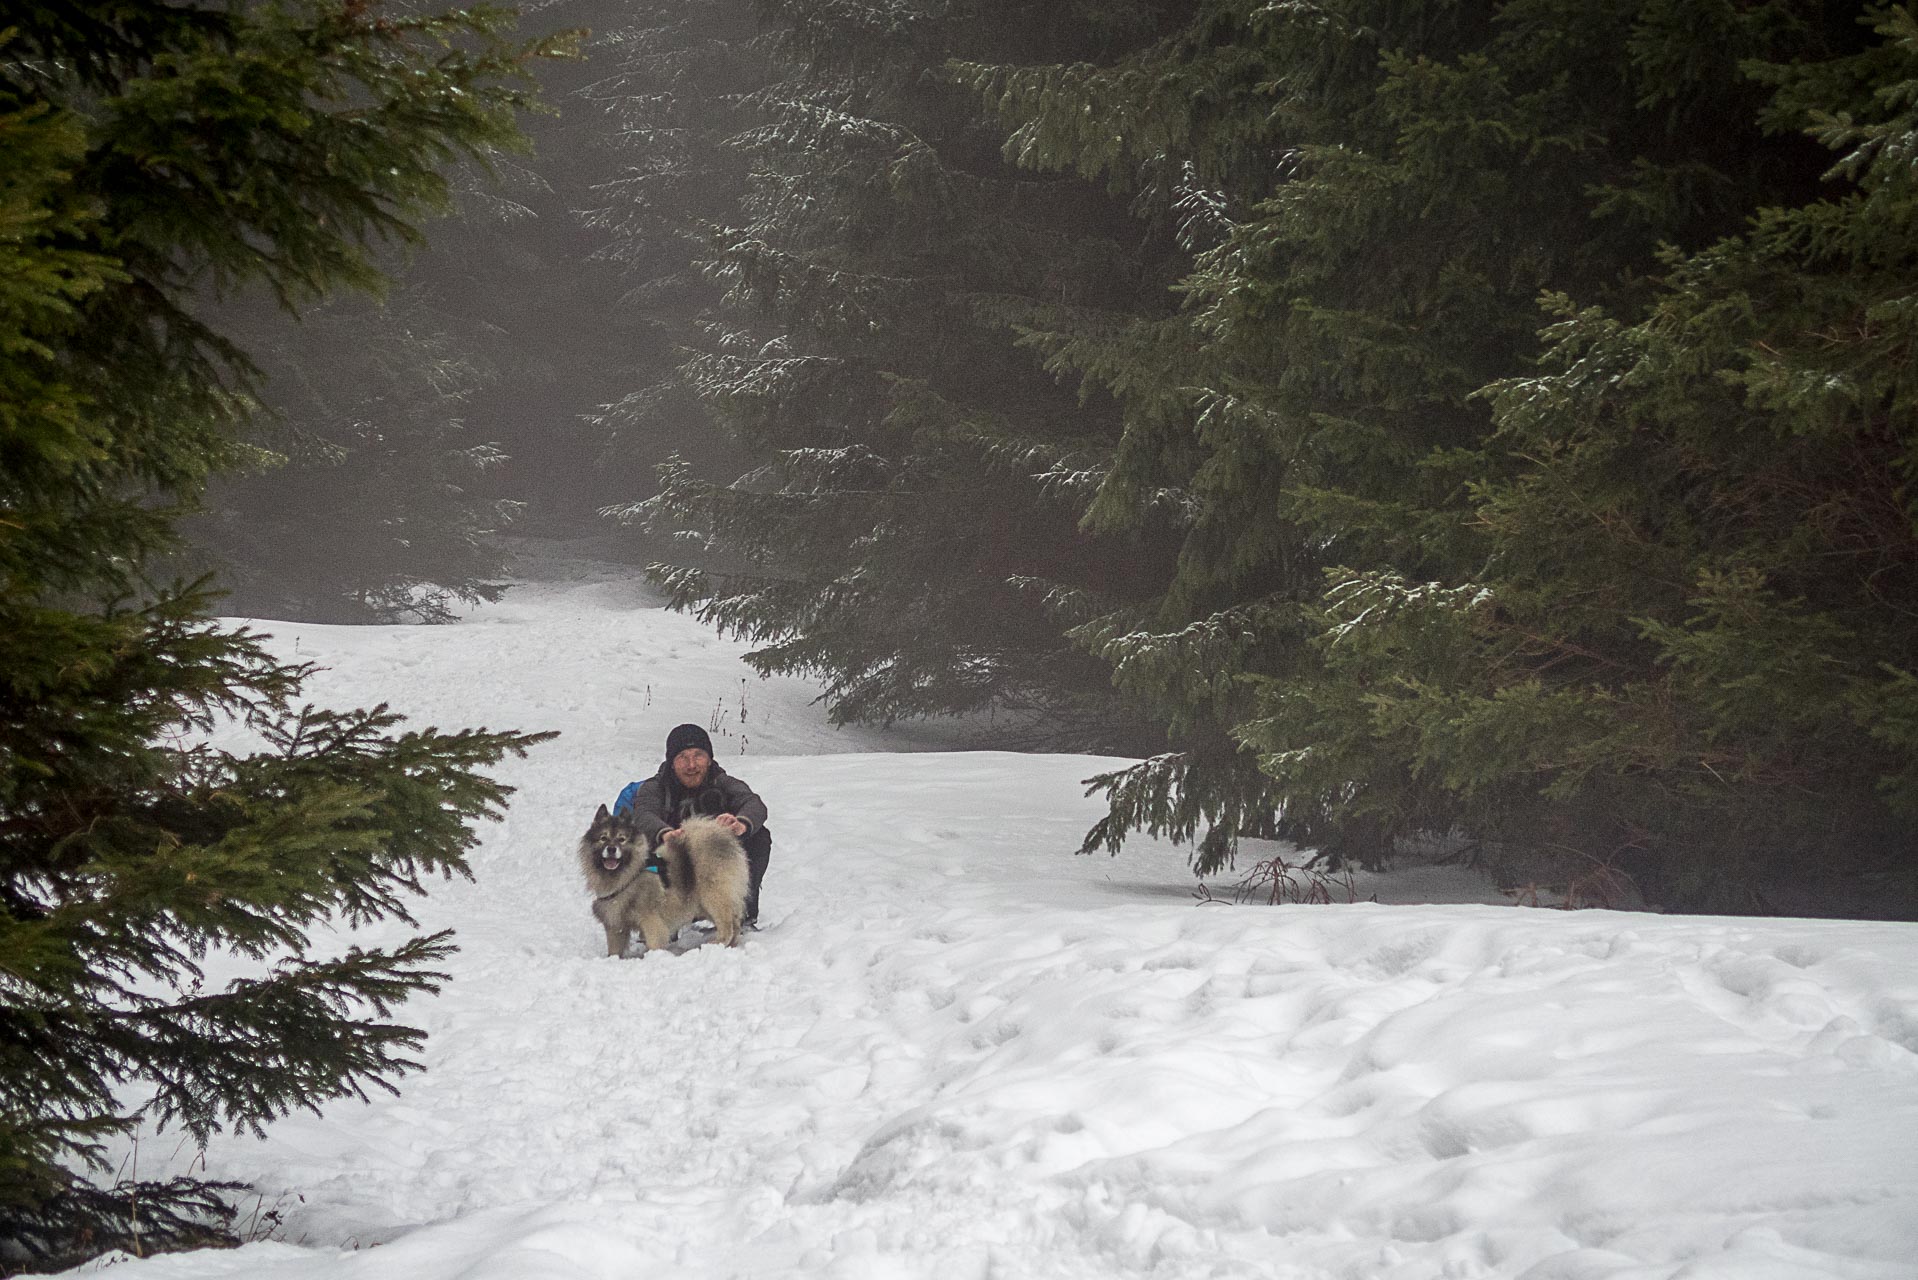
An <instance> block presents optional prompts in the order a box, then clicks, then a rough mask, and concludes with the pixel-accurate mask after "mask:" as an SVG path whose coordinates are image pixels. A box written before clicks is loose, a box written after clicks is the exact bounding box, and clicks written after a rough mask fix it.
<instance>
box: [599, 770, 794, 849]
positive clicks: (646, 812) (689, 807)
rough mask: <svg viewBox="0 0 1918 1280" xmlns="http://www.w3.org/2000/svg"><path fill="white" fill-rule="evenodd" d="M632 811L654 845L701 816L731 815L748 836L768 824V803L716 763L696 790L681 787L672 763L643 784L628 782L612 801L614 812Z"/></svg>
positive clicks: (641, 828) (642, 830) (643, 832)
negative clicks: (742, 825) (738, 821)
mask: <svg viewBox="0 0 1918 1280" xmlns="http://www.w3.org/2000/svg"><path fill="white" fill-rule="evenodd" d="M629 811H630V812H631V813H632V815H633V818H634V820H635V821H636V822H637V823H638V824H639V829H640V832H641V833H642V834H643V835H644V836H645V837H646V839H647V840H648V841H650V842H652V843H654V844H657V843H658V842H659V833H660V832H662V831H665V830H668V829H670V828H672V827H677V826H679V825H680V824H681V823H682V822H684V821H686V819H688V818H691V817H694V816H696V815H699V814H705V815H708V816H711V815H713V814H719V813H730V814H732V815H733V816H734V817H735V818H738V819H739V820H740V821H741V822H744V823H745V824H746V834H747V835H748V836H750V835H752V833H753V832H755V831H758V830H759V829H760V828H762V827H764V826H765V825H766V802H765V801H764V800H761V799H760V798H759V797H758V796H757V795H755V794H754V793H753V789H752V788H751V787H749V786H747V785H746V784H745V783H744V782H741V781H740V780H739V779H738V778H735V777H733V775H732V774H730V773H727V772H726V771H725V770H724V769H722V768H720V767H719V764H718V762H716V761H715V762H714V763H713V764H712V765H711V767H709V768H708V769H707V771H706V783H705V785H704V786H702V787H700V788H699V790H697V791H688V790H686V788H684V787H682V786H680V785H679V779H678V778H677V777H675V776H674V774H673V766H672V762H671V761H667V762H666V763H665V764H662V765H660V766H659V772H658V773H656V774H654V775H653V776H652V777H650V778H648V779H646V780H645V781H644V782H629V783H627V784H626V789H625V790H624V791H621V792H620V793H619V799H617V800H615V801H614V802H613V812H615V813H626V812H629Z"/></svg>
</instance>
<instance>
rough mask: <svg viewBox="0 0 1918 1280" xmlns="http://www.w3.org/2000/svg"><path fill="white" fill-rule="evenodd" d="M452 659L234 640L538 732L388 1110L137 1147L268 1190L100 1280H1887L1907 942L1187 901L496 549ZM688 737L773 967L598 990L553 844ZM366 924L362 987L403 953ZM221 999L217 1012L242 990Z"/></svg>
mask: <svg viewBox="0 0 1918 1280" xmlns="http://www.w3.org/2000/svg"><path fill="white" fill-rule="evenodd" d="M523 574H524V576H525V578H526V579H527V580H526V581H525V582H524V583H523V584H522V585H521V586H519V587H518V588H516V589H515V590H514V591H512V592H510V593H509V594H508V595H507V596H506V597H505V598H504V599H503V600H502V601H500V602H499V603H497V604H494V605H490V606H486V607H483V608H481V609H478V610H476V611H475V612H474V613H473V615H472V616H471V617H470V618H468V619H466V620H465V621H463V622H461V623H459V624H456V625H453V626H448V627H359V628H347V627H323V626H311V625H299V626H294V625H290V624H283V623H259V624H256V625H257V626H258V627H259V628H260V629H262V630H268V631H271V632H273V633H274V637H275V638H274V640H273V646H274V647H275V648H276V650H277V651H279V652H281V653H283V654H286V655H289V656H299V657H303V658H306V659H309V660H313V661H316V662H319V663H320V664H322V666H323V668H324V670H322V671H321V672H320V673H319V674H318V675H316V676H315V677H314V679H313V681H312V683H311V684H310V685H309V695H310V696H311V697H312V698H313V699H314V700H315V701H317V702H319V703H320V704H321V705H333V706H346V705H370V704H372V703H374V702H378V701H388V702H391V703H392V704H393V705H394V707H395V708H396V709H397V710H400V711H402V712H404V713H406V714H408V715H409V716H411V717H413V718H414V721H415V722H416V723H430V724H435V725H438V726H440V727H442V728H455V727H464V726H469V725H482V724H483V725H485V726H486V727H489V728H496V729H498V728H522V729H543V728H557V729H560V730H561V731H562V736H561V737H560V738H559V739H558V740H557V741H555V742H553V743H549V744H547V745H545V746H543V747H540V748H537V749H536V750H535V751H534V752H533V753H532V754H531V755H530V756H529V757H528V758H527V759H525V760H521V761H513V762H509V763H508V764H506V765H504V766H502V768H501V771H500V772H501V776H502V777H503V778H504V779H505V780H506V781H508V782H510V783H511V784H513V785H514V786H516V787H518V788H519V792H518V794H517V795H516V796H515V797H514V798H513V804H512V808H511V811H510V813H509V814H508V815H507V816H506V818H505V819H504V820H503V821H501V822H499V823H498V824H495V825H492V826H490V827H488V828H486V829H485V831H484V833H483V834H484V841H483V843H482V845H481V846H480V847H479V848H478V850H477V851H476V852H475V854H474V857H473V866H474V871H475V877H476V878H475V880H474V881H473V882H471V883H467V882H463V881H454V882H448V883H444V884H439V885H436V886H435V887H434V888H433V890H432V893H431V895H430V896H429V897H428V898H426V899H424V900H422V901H421V902H420V903H419V906H418V908H417V911H416V914H417V915H418V916H419V918H420V921H421V925H422V926H423V927H424V928H426V929H435V928H440V927H444V926H449V925H450V926H453V927H456V928H457V929H458V931H459V942H460V946H461V948H462V950H461V951H460V953H459V954H458V955H457V956H456V957H454V959H453V960H452V961H451V963H450V965H449V966H448V967H449V969H450V972H451V973H452V980H451V981H450V983H449V984H448V985H447V986H446V988H445V990H444V991H443V992H442V993H441V994H440V995H439V996H437V997H433V998H424V999H419V1000H416V1001H414V1002H413V1003H412V1004H410V1005H408V1006H407V1007H406V1008H405V1009H404V1011H403V1018H404V1020H405V1021H407V1022H409V1023H411V1024H412V1025H416V1026H420V1027H423V1028H425V1029H426V1030H427V1031H428V1032H429V1033H430V1039H429V1040H428V1042H427V1047H426V1049H425V1053H424V1058H425V1061H426V1063H427V1066H428V1069H427V1070H426V1071H425V1072H424V1073H422V1074H417V1075H413V1076H410V1077H407V1078H406V1079H405V1080H404V1081H403V1082H402V1084H401V1091H400V1094H399V1096H397V1097H387V1096H385V1095H378V1096H376V1097H375V1098H374V1099H373V1100H372V1101H371V1102H369V1103H359V1102H356V1101H352V1102H347V1101H343V1102H339V1103H335V1104H332V1105H329V1106H328V1107H326V1108H325V1111H324V1114H323V1115H319V1116H314V1115H310V1114H300V1115H295V1116H291V1117H288V1118H286V1119H284V1120H281V1121H279V1122H277V1123H275V1124H273V1125H272V1126H271V1127H270V1128H269V1130H268V1134H267V1137H266V1138H265V1139H264V1140H255V1139H252V1138H248V1137H235V1136H230V1135H227V1136H220V1137H217V1138H216V1139H215V1140H214V1142H213V1144H212V1145H211V1146H210V1147H209V1149H208V1150H207V1151H206V1152H205V1153H204V1157H203V1160H202V1158H200V1157H198V1156H197V1155H196V1153H194V1152H193V1151H191V1150H185V1149H182V1148H181V1145H180V1140H179V1138H178V1136H177V1135H176V1134H173V1133H166V1134H158V1135H151V1134H150V1135H147V1136H145V1137H144V1138H143V1139H142V1141H141V1143H140V1144H139V1149H138V1160H139V1170H138V1171H139V1173H140V1175H141V1176H143V1177H151V1176H159V1175H164V1174H166V1173H168V1172H172V1171H176V1170H184V1169H185V1168H186V1167H187V1166H188V1165H189V1164H191V1165H192V1167H193V1169H194V1170H195V1171H196V1172H200V1173H204V1174H206V1175H210V1176H212V1177H216V1178H227V1179H238V1180H241V1181H244V1182H247V1183H249V1184H250V1185H252V1186H253V1187H255V1188H257V1190H258V1193H259V1195H258V1200H257V1202H255V1203H250V1204H249V1205H248V1210H247V1214H246V1215H243V1218H244V1220H246V1221H250V1222H251V1223H252V1226H253V1232H254V1234H255V1235H257V1236H259V1237H260V1238H259V1239H258V1240H256V1242H254V1243H250V1244H248V1245H246V1246H244V1247H243V1248H241V1249H239V1250H236V1251H230V1252H214V1251H206V1252H199V1253H191V1254H182V1255H174V1256H168V1257H160V1258H153V1259H145V1260H133V1259H127V1258H112V1259H107V1260H103V1262H102V1263H100V1264H94V1267H93V1268H89V1269H101V1268H110V1274H112V1275H113V1276H114V1277H116V1280H161V1278H162V1277H165V1278H167V1280H212V1278H214V1277H240V1276H245V1277H262V1278H264V1280H633V1278H635V1277H653V1276H659V1277H668V1276H671V1277H701V1278H706V1277H715V1278H717V1277H753V1278H761V1277H763V1278H768V1280H771V1278H783V1277H826V1278H830V1280H882V1278H883V1280H895V1278H897V1280H986V1278H988V1277H997V1278H999V1280H1053V1278H1057V1280H1079V1278H1082V1277H1084V1278H1091V1277H1101V1278H1111V1277H1153V1278H1155V1280H1156V1278H1160V1277H1164V1278H1167V1280H1171V1278H1174V1277H1176V1278H1179V1280H1186V1278H1193V1280H1196V1278H1198V1277H1273V1278H1274V1280H1333V1278H1335V1277H1336V1278H1341V1280H1427V1278H1430V1280H1440V1278H1442V1277H1443V1278H1454V1277H1484V1276H1496V1277H1524V1278H1525V1280H1650V1278H1652V1277H1659V1278H1672V1280H1676V1278H1677V1277H1685V1278H1686V1280H1788V1278H1789V1280H1810V1278H1812V1277H1831V1278H1833V1280H1838V1278H1843V1280H1892V1278H1894V1277H1918V1155H1914V1152H1918V926H1913V925H1909V924H1884V923H1861V922H1848V921H1805V920H1751V919H1718V918H1701V917H1690V918H1681V917H1665V916H1657V915H1649V914H1625V913H1618V912H1601V911H1587V912H1569V913H1568V912H1557V911H1546V910H1531V909H1522V908H1517V907H1512V906H1499V905H1486V904H1485V902H1473V901H1468V900H1466V899H1471V898H1474V897H1477V898H1479V899H1484V900H1489V901H1492V902H1496V901H1498V899H1497V896H1496V895H1495V894H1490V895H1488V894H1487V892H1486V890H1485V887H1484V886H1482V885H1478V884H1476V883H1473V882H1471V881H1469V879H1466V878H1462V877H1461V874H1460V873H1457V872H1445V871H1442V870H1438V869H1433V868H1420V869H1418V870H1417V871H1416V872H1415V873H1409V874H1408V875H1406V876H1392V875H1388V876H1385V877H1379V878H1368V879H1367V880H1365V881H1363V882H1362V883H1361V884H1360V886H1359V888H1360V892H1361V894H1363V895H1371V894H1373V893H1377V894H1378V896H1379V897H1380V898H1382V899H1384V900H1385V903H1386V904H1381V903H1375V902H1358V903H1341V904H1337V905H1329V906H1328V905H1311V906H1278V907H1272V906H1244V905H1232V904H1229V903H1222V902H1200V901H1198V900H1197V899H1195V897H1194V894H1193V888H1194V882H1193V880H1192V878H1191V875H1190V873H1189V872H1188V871H1187V869H1186V864H1185V852H1184V851H1183V850H1181V849H1177V848H1173V847H1170V846H1166V845H1156V844H1154V843H1153V842H1151V841H1147V840H1140V841H1138V842H1137V843H1136V844H1134V845H1131V846H1128V848H1127V849H1126V851H1125V852H1124V853H1122V854H1121V855H1119V856H1118V857H1117V858H1106V857H1103V856H1100V857H1073V856H1072V850H1073V849H1074V848H1076V847H1077V845H1078V842H1079V839H1080V837H1081V835H1082V834H1083V832H1084V830H1085V829H1086V827H1087V826H1089V825H1090V824H1091V822H1092V821H1093V820H1094V819H1095V818H1096V817H1097V816H1098V815H1099V812H1100V809H1099V803H1098V801H1097V800H1096V799H1087V798H1086V797H1085V796H1084V794H1083V792H1084V788H1083V786H1082V785H1081V780H1082V779H1084V778H1087V777H1089V776H1090V775H1092V774H1094V773H1097V772H1101V771H1105V770H1108V769H1111V768H1114V767H1118V766H1119V765H1121V764H1123V763H1125V762H1122V761H1114V760H1106V759H1096V758H1089V757H1083V756H1079V757H1074V756H1041V755H1015V754H1008V753H1003V752H995V751H954V750H949V749H942V748H949V747H950V746H951V745H952V738H951V736H950V734H949V733H948V734H946V735H945V736H944V737H942V736H941V733H940V732H937V731H932V730H922V731H919V732H917V733H908V732H885V731H879V730H846V731H839V730H835V729H833V728H831V727H830V726H829V725H827V724H826V722H825V717H824V714H823V712H822V710H821V709H820V708H819V707H818V706H816V705H813V704H812V701H811V700H812V698H813V697H814V696H815V690H813V689H812V688H811V687H810V686H808V685H806V684H805V683H803V682H800V681H793V680H760V679H759V678H758V677H756V676H754V675H753V674H752V673H751V671H750V669H749V668H747V667H746V666H745V665H744V664H743V663H742V662H741V660H740V656H739V655H740V653H741V650H742V646H741V645H738V644H735V643H732V642H730V641H726V640H723V639H721V638H719V637H717V636H715V635H714V634H713V633H711V632H710V631H708V630H706V629H705V628H703V627H701V626H700V625H699V624H698V623H696V622H695V621H693V620H691V619H688V618H685V617H682V616H679V615H675V614H671V613H668V612H666V611H664V610H663V609H661V608H660V607H659V602H658V600H657V599H656V598H655V597H654V596H653V595H652V594H650V593H649V592H648V590H647V589H646V588H645V587H644V585H643V584H639V583H637V582H636V581H635V580H634V575H633V574H632V571H631V570H629V569H622V568H615V567H613V566H609V565H604V564H598V563H595V562H593V561H591V560H590V559H586V558H581V557H579V556H577V555H574V556H568V555H565V554H561V553H557V552H555V551H553V550H551V549H548V550H545V551H538V552H535V551H534V549H533V547H532V546H531V544H529V547H528V552H527V555H526V558H525V561H524V564H523ZM682 720H695V721H698V722H699V723H701V724H705V725H709V726H711V728H712V730H713V735H714V738H715V740H716V742H717V744H718V745H717V753H718V756H719V758H720V760H721V762H722V763H723V764H725V765H726V766H727V767H728V768H729V769H732V770H733V771H734V772H736V773H737V774H739V775H740V776H741V777H744V778H745V779H747V780H748V781H749V782H751V783H752V784H753V785H754V786H755V787H756V788H757V789H758V790H759V791H760V793H761V794H762V795H763V796H765V797H766V799H767V801H768V803H769V805H770V807H771V811H772V819H771V822H770V824H769V825H770V826H771V827H772V829H773V831H774V834H775V846H774V858H773V863H772V870H771V873H770V875H769V876H768V879H767V883H766V890H765V902H764V918H765V920H766V922H767V928H766V929H765V930H764V931H763V932H760V933H756V934H752V935H749V936H748V938H747V940H746V942H745V944H744V945H743V946H742V947H740V948H738V949H735V950H725V949H721V948H717V947H712V946H707V947H698V948H694V949H692V950H690V951H687V952H686V953H685V954H681V955H659V956H646V957H642V958H629V959H609V958H606V957H604V956H602V955H601V954H600V951H601V949H602V934H601V931H600V929H599V927H598V925H597V924H596V923H595V922H594V921H593V920H592V918H591V916H590V915H589V913H588V909H587V904H588V897H587V894H586V891H585V889H584V887H583V885H582V883H581V881H580V878H579V875H578V872H577V869H576V867H575V864H574V860H573V852H572V846H573V843H574V841H575V840H576V839H577V837H578V835H579V833H580V831H581V830H583V828H584V826H585V823H586V819H587V817H588V816H589V815H590V813H591V812H592V809H593V808H594V806H595V805H596V804H598V803H600V802H602V801H610V800H611V799H612V797H613V795H614V794H615V792H616V791H617V790H618V788H619V787H620V786H621V785H622V784H624V783H625V782H627V781H629V780H631V779H632V778H634V777H638V776H643V774H644V773H646V772H648V771H650V769H651V768H653V767H654V765H655V763H656V761H657V759H658V755H659V750H660V744H661V743H663V741H664V738H665V734H666V730H667V729H668V728H670V727H671V726H672V725H673V724H675V723H677V722H679V721H682ZM407 932H408V931H405V930H402V929H400V928H399V927H397V926H391V927H387V926H382V927H381V928H379V929H376V930H373V931H371V935H370V939H369V940H371V941H380V940H385V941H391V940H394V939H397V938H400V937H403V936H406V933H407ZM236 971H237V970H236Z"/></svg>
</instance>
